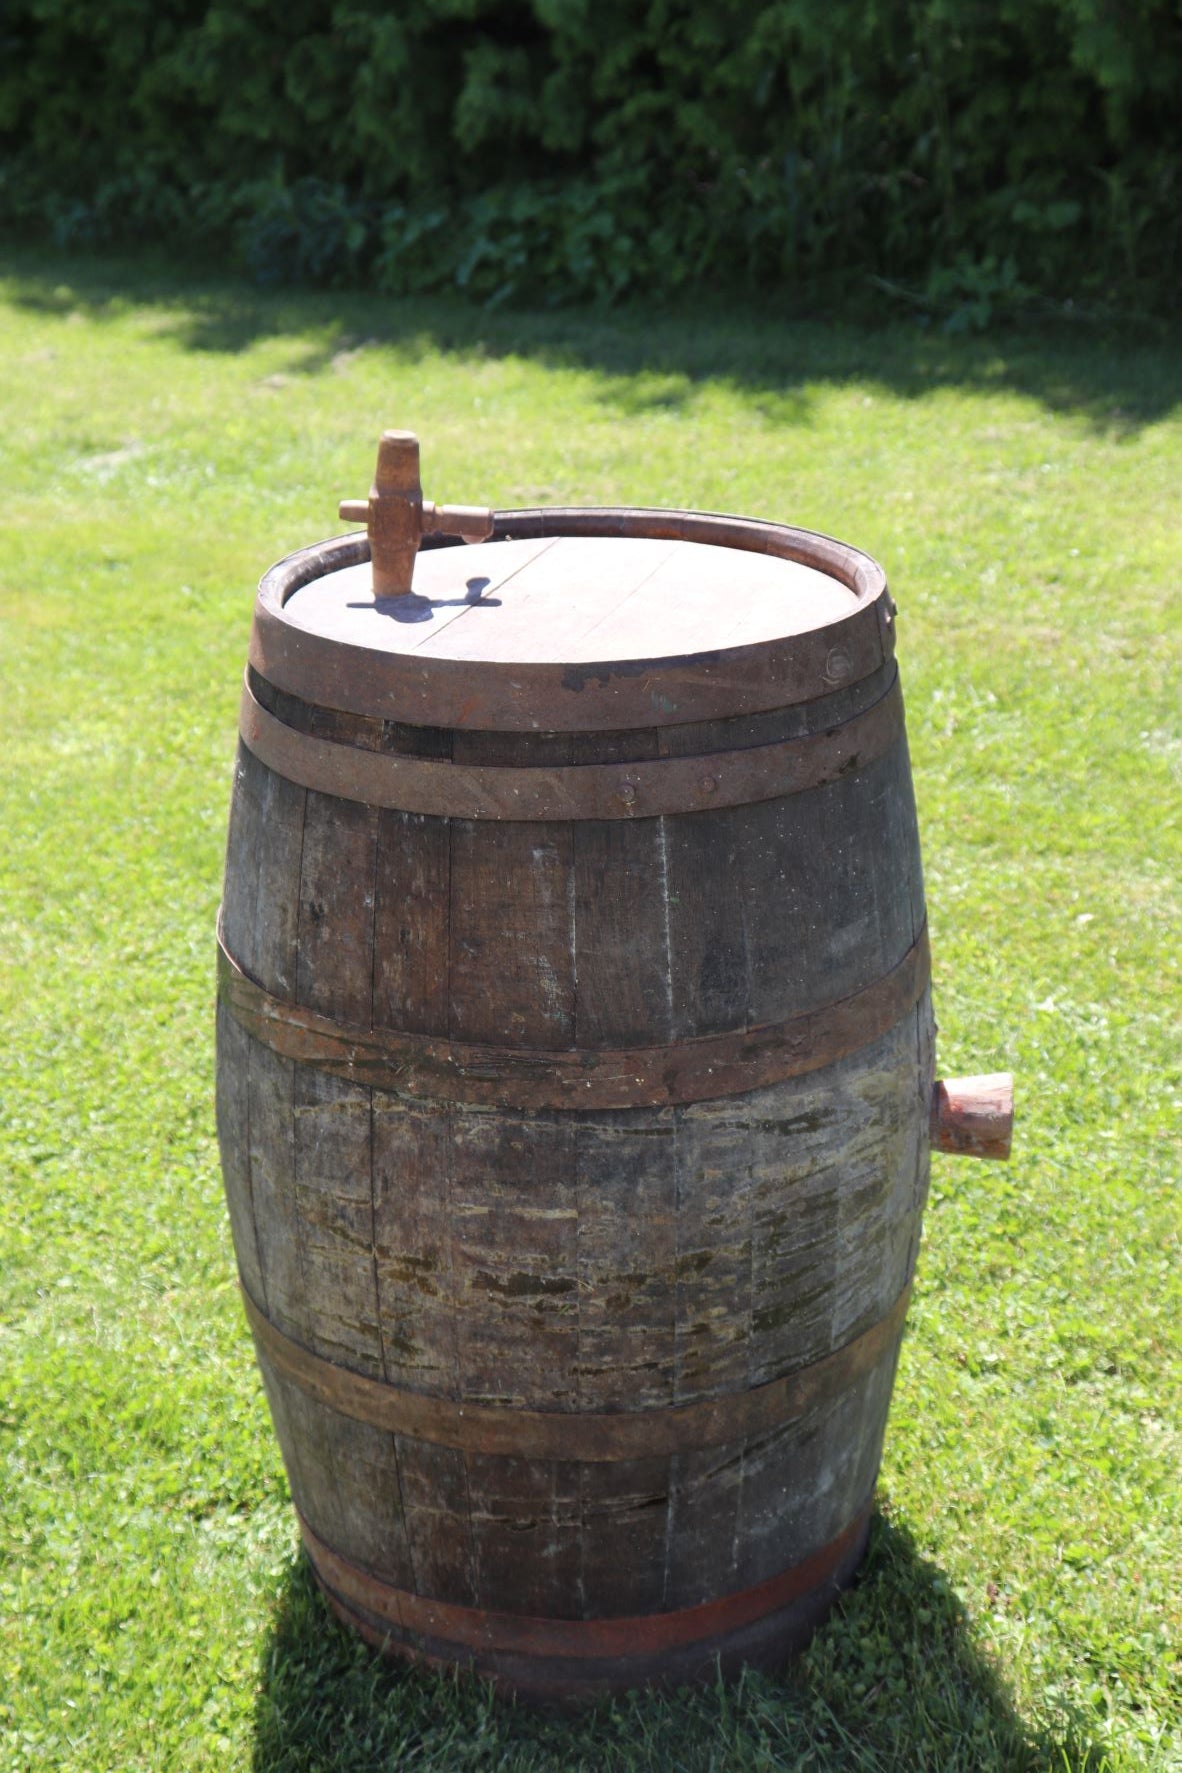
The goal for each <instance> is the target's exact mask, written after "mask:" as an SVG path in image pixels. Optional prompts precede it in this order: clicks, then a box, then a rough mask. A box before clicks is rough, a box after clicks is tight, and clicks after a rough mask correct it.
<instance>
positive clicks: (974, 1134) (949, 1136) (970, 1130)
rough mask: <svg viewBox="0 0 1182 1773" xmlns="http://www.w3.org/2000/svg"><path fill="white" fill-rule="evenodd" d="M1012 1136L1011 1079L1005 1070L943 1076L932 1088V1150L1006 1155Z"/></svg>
mask: <svg viewBox="0 0 1182 1773" xmlns="http://www.w3.org/2000/svg"><path fill="white" fill-rule="evenodd" d="M1013 1136H1014V1080H1013V1077H1012V1076H1011V1074H1010V1073H1009V1072H1008V1071H995V1072H993V1073H991V1074H990V1075H988V1076H986V1077H946V1078H941V1079H939V1080H938V1081H937V1082H936V1083H935V1084H934V1085H933V1087H932V1114H931V1144H932V1150H933V1151H945V1152H948V1153H949V1154H950V1155H951V1156H953V1157H996V1158H1001V1159H1003V1160H1004V1159H1005V1158H1007V1157H1009V1155H1010V1143H1011V1140H1012V1139H1013Z"/></svg>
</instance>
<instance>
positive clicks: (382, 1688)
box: [252, 1513, 1109, 1773]
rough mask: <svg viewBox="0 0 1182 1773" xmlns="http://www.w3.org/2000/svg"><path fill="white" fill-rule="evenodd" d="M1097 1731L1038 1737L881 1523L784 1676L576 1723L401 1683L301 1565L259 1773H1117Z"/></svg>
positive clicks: (286, 1611) (937, 1581)
mask: <svg viewBox="0 0 1182 1773" xmlns="http://www.w3.org/2000/svg"><path fill="white" fill-rule="evenodd" d="M1108 1764H1109V1763H1108V1761H1107V1759H1106V1756H1105V1753H1104V1751H1103V1750H1102V1749H1101V1748H1100V1747H1099V1746H1098V1745H1097V1744H1096V1743H1094V1742H1093V1741H1091V1740H1090V1739H1089V1736H1088V1730H1087V1723H1086V1720H1085V1719H1083V1718H1080V1717H1074V1716H1072V1715H1070V1714H1067V1713H1061V1714H1060V1715H1059V1716H1058V1717H1057V1718H1056V1719H1055V1720H1054V1722H1053V1724H1052V1725H1051V1726H1049V1727H1036V1726H1034V1725H1032V1724H1031V1723H1030V1722H1028V1721H1027V1720H1024V1719H1023V1718H1022V1717H1021V1716H1020V1715H1019V1713H1018V1711H1017V1710H1016V1708H1015V1706H1014V1703H1013V1700H1012V1698H1011V1696H1010V1694H1009V1693H1008V1691H1007V1689H1006V1686H1005V1683H1004V1682H1003V1681H1002V1679H1001V1677H1000V1676H999V1674H998V1673H997V1671H996V1670H995V1669H994V1668H993V1667H992V1666H991V1664H990V1663H989V1661H988V1660H987V1659H986V1658H985V1657H984V1656H983V1655H982V1653H981V1651H980V1650H979V1649H978V1648H977V1646H976V1645H975V1643H974V1639H973V1632H972V1627H971V1621H970V1620H969V1617H968V1615H967V1614H966V1612H965V1609H964V1607H963V1606H962V1605H961V1603H960V1602H959V1601H958V1600H957V1598H956V1597H955V1596H954V1595H953V1594H952V1592H951V1588H950V1585H949V1583H948V1581H947V1579H946V1577H945V1576H944V1575H943V1573H942V1572H941V1571H940V1569H939V1568H938V1567H937V1566H936V1565H935V1564H933V1563H931V1562H930V1561H928V1560H926V1559H925V1558H923V1557H921V1556H920V1554H919V1553H918V1551H917V1549H916V1547H915V1544H914V1540H913V1539H912V1536H911V1534H910V1533H909V1532H908V1530H907V1529H906V1527H903V1526H900V1525H897V1524H895V1523H893V1522H891V1521H889V1520H887V1519H885V1518H884V1516H883V1515H882V1514H881V1513H876V1515H875V1517H874V1521H873V1524H872V1530H871V1539H870V1547H869V1551H868V1554H867V1558H866V1562H865V1564H864V1566H863V1571H862V1573H861V1575H860V1577H859V1579H858V1582H857V1583H856V1585H855V1587H854V1588H853V1589H852V1590H851V1591H850V1592H849V1594H847V1595H846V1596H845V1597H844V1598H843V1600H842V1602H841V1604H840V1606H839V1607H838V1609H837V1611H836V1612H835V1614H834V1615H833V1617H832V1619H831V1620H830V1622H829V1623H828V1624H827V1625H826V1626H825V1627H824V1628H823V1629H822V1630H821V1632H819V1633H818V1635H817V1637H816V1638H815V1639H814V1642H813V1644H812V1646H811V1648H810V1650H809V1651H808V1653H807V1654H806V1655H805V1657H804V1658H803V1659H802V1660H801V1661H799V1662H798V1663H796V1664H795V1665H794V1666H793V1667H791V1668H790V1669H788V1670H787V1671H786V1672H785V1673H784V1674H783V1675H782V1676H779V1677H774V1678H773V1677H769V1676H765V1675H758V1674H755V1673H754V1672H751V1671H748V1672H747V1673H745V1674H744V1676H743V1677H742V1679H741V1680H740V1681H739V1682H738V1683H736V1684H734V1685H726V1684H724V1683H722V1682H716V1683H715V1684H713V1685H711V1686H706V1687H703V1688H701V1689H697V1690H695V1691H693V1692H689V1691H685V1690H683V1691H681V1692H678V1693H673V1694H663V1693H630V1694H628V1695H627V1696H626V1697H624V1698H622V1699H618V1700H608V1701H604V1702H602V1703H601V1704H599V1705H597V1706H595V1707H594V1708H592V1709H589V1710H586V1711H583V1712H578V1713H574V1714H572V1715H565V1716H564V1715H557V1714H552V1713H546V1712H541V1711H536V1710H533V1709H531V1708H528V1707H526V1706H523V1705H519V1704H515V1703H514V1702H513V1701H512V1700H507V1699H503V1698H499V1697H497V1696H496V1695H495V1694H494V1693H493V1691H492V1690H491V1688H490V1687H488V1686H486V1685H485V1684H484V1683H482V1682H479V1681H476V1680H474V1679H471V1678H469V1677H466V1676H457V1675H454V1674H450V1673H432V1672H426V1671H419V1670H404V1669H401V1668H399V1667H396V1666H391V1665H390V1664H388V1663H386V1662H384V1661H383V1660H382V1658H381V1657H379V1656H377V1655H375V1654H374V1653H373V1652H371V1651H369V1650H367V1649H366V1648H365V1647H364V1646H363V1645H362V1644H361V1643H360V1642H359V1641H358V1640H356V1639H355V1638H353V1637H352V1635H351V1634H350V1633H348V1632H346V1631H345V1630H344V1628H342V1627H341V1626H339V1625H338V1624H337V1623H336V1621H335V1620H334V1619H333V1618H332V1616H331V1614H330V1613H329V1611H328V1609H327V1607H326V1606H325V1605H324V1603H323V1601H322V1599H321V1597H320V1595H319V1593H318V1591H317V1589H316V1587H315V1584H314V1582H313V1580H312V1576H311V1571H310V1568H309V1566H308V1564H307V1562H306V1560H305V1559H304V1558H303V1557H302V1556H300V1557H298V1558H297V1559H295V1560H293V1562H292V1564H291V1566H290V1569H289V1571H288V1573H287V1576H286V1579H285V1582H284V1586H283V1589H282V1593H281V1596H280V1599H279V1604H278V1608H277V1611H276V1615H275V1620H274V1624H273V1627H272V1630H271V1632H270V1635H269V1637H268V1640H267V1642H266V1644H265V1645H264V1648H263V1653H262V1657H261V1665H260V1679H259V1695H258V1701H257V1706H256V1713H255V1739H254V1754H253V1760H252V1768H253V1773H303V1770H305V1769H307V1770H308V1773H311V1770H312V1769H316V1773H362V1770H363V1769H365V1770H366V1773H369V1770H370V1769H374V1770H376V1769H379V1768H380V1769H387V1768H389V1769H394V1768H401V1767H403V1766H404V1765H406V1766H413V1767H414V1768H416V1769H422V1773H449V1770H450V1769H452V1768H458V1767H465V1768H469V1767H475V1768H483V1767H487V1768H489V1769H490V1770H491V1769H493V1768H496V1769H498V1770H504V1773H511V1770H513V1769H520V1770H521V1773H526V1769H529V1770H530V1773H551V1770H552V1773H574V1770H576V1769H582V1768H586V1769H588V1770H589V1773H590V1770H592V1769H593V1770H594V1773H611V1770H612V1769H615V1768H619V1769H621V1770H623V1769H628V1770H630V1773H641V1770H647V1769H650V1768H651V1769H652V1770H653V1773H665V1770H666V1769H668V1768H670V1767H677V1768H679V1769H685V1770H686V1773H697V1770H699V1769H700V1773H709V1770H713V1769H723V1768H726V1769H729V1768H732V1767H733V1768H751V1769H756V1768H758V1769H795V1768H800V1769H802V1770H803V1769H804V1768H806V1767H807V1768H808V1769H810V1773H851V1770H852V1773H888V1769H901V1768H922V1767H928V1768H939V1769H940V1773H990V1770H993V1773H1003V1770H1004V1773H1036V1770H1043V1769H1046V1768H1047V1767H1050V1766H1054V1767H1055V1768H1056V1769H1057V1770H1060V1773H1103V1770H1104V1769H1105V1768H1106V1767H1107V1766H1108Z"/></svg>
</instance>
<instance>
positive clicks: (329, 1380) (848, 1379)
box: [242, 1282, 911, 1464]
mask: <svg viewBox="0 0 1182 1773" xmlns="http://www.w3.org/2000/svg"><path fill="white" fill-rule="evenodd" d="M910 1295H911V1285H910V1282H909V1283H908V1284H907V1286H906V1287H904V1289H903V1291H902V1292H901V1293H900V1295H899V1297H898V1298H897V1299H896V1301H895V1303H894V1305H892V1307H891V1309H890V1310H889V1311H888V1312H887V1314H886V1316H885V1317H884V1318H881V1319H880V1320H879V1322H878V1323H876V1324H873V1325H872V1326H871V1328H870V1329H868V1330H866V1331H864V1332H863V1334H862V1335H860V1336H856V1337H855V1338H854V1340H853V1341H852V1342H847V1343H846V1344H845V1346H844V1347H842V1348H839V1349H837V1350H835V1352H834V1353H833V1354H827V1355H825V1356H824V1357H823V1358H822V1359H821V1360H818V1361H813V1362H811V1363H810V1364H809V1365H808V1366H807V1367H800V1368H798V1369H797V1371H796V1372H794V1373H789V1374H787V1375H785V1377H783V1378H781V1379H772V1380H769V1381H768V1382H767V1383H766V1384H765V1385H757V1386H754V1387H752V1389H751V1390H749V1391H737V1392H728V1393H726V1394H725V1395H724V1396H722V1397H716V1398H703V1399H700V1400H699V1401H698V1402H696V1403H691V1404H677V1405H673V1406H671V1407H670V1408H668V1409H661V1410H636V1411H620V1412H611V1413H607V1412H598V1413H592V1412H587V1413H580V1414H567V1413H566V1412H559V1411H555V1410H526V1409H521V1410H518V1409H514V1408H512V1407H510V1406H508V1405H505V1404H480V1403H457V1402H456V1401H455V1400H454V1399H451V1398H441V1397H428V1396H426V1395H424V1394H423V1393H422V1392H417V1391H406V1390H403V1389H402V1388H401V1387H400V1386H396V1385H390V1384H387V1383H386V1382H385V1381H384V1380H381V1379H369V1378H367V1377H366V1376H365V1375H364V1374H363V1373H354V1372H352V1371H351V1370H350V1369H349V1368H347V1367H338V1366H336V1365H335V1364H334V1363H333V1362H332V1361H326V1360H324V1359H323V1358H322V1357H321V1356H320V1355H317V1354H313V1353H312V1351H311V1349H308V1348H305V1347H303V1345H302V1344H301V1343H299V1342H293V1341H292V1339H291V1338H290V1337H289V1336H285V1335H284V1334H283V1332H282V1331H281V1330H278V1329H276V1327H275V1325H274V1324H273V1323H272V1322H271V1320H270V1319H269V1318H268V1317H266V1316H265V1315H264V1314H263V1312H262V1311H261V1310H260V1309H259V1307H258V1306H257V1305H256V1304H255V1302H254V1300H253V1299H252V1298H251V1297H250V1294H249V1293H248V1292H247V1291H246V1288H245V1287H243V1288H242V1298H243V1304H244V1306H245V1308H246V1316H247V1321H248V1322H249V1324H250V1327H251V1330H252V1332H253V1334H254V1337H255V1343H256V1346H257V1348H258V1353H259V1359H260V1361H261V1363H262V1364H263V1366H264V1368H271V1369H273V1370H274V1372H275V1373H277V1374H278V1375H279V1376H280V1377H281V1378H284V1379H288V1380H290V1381H291V1382H292V1383H293V1384H295V1385H298V1386H299V1388H300V1390H301V1391H304V1392H306V1393H307V1395H308V1396H309V1397H312V1398H315V1399H316V1401H317V1402H318V1403H321V1404H324V1405H325V1406H326V1407H327V1408H328V1409H330V1410H335V1411H336V1412H337V1414H338V1415H341V1416H348V1417H349V1418H350V1419H351V1420H353V1421H355V1422H365V1423H368V1424H369V1425H370V1427H372V1428H381V1429H384V1430H386V1431H387V1432H389V1433H391V1434H403V1435H407V1436H409V1437H410V1438H411V1439H413V1440H420V1441H430V1442H431V1443H432V1444H434V1445H435V1446H441V1447H454V1448H456V1449H458V1450H460V1451H462V1452H468V1453H498V1454H504V1455H507V1456H512V1457H515V1458H522V1459H564V1460H565V1459H569V1460H574V1461H576V1462H577V1463H580V1462H585V1463H588V1464H613V1463H615V1461H617V1460H621V1459H650V1458H665V1457H668V1456H670V1455H672V1454H674V1453H693V1452H699V1451H701V1450H702V1449H703V1448H705V1447H725V1446H731V1445H734V1444H735V1443H737V1442H739V1441H743V1440H752V1439H758V1437H759V1436H760V1435H765V1434H769V1433H771V1432H772V1431H773V1430H775V1429H778V1428H783V1427H784V1426H785V1425H786V1424H787V1423H789V1422H794V1421H795V1420H796V1419H797V1418H798V1417H800V1416H803V1415H804V1414H805V1413H806V1412H807V1411H808V1410H810V1409H811V1408H813V1407H814V1405H816V1404H818V1403H823V1402H824V1401H825V1400H826V1399H827V1398H830V1397H832V1396H834V1395H835V1394H836V1393H838V1392H840V1391H842V1390H844V1389H845V1388H846V1387H847V1386H848V1385H850V1384H852V1383H853V1382H854V1381H855V1380H856V1379H859V1378H860V1377H862V1375H864V1374H866V1373H868V1372H870V1371H872V1370H873V1369H874V1368H875V1367H877V1366H878V1365H879V1364H880V1363H881V1362H883V1361H885V1360H887V1359H888V1358H890V1357H892V1356H893V1352H894V1349H895V1347H896V1345H897V1343H898V1340H899V1337H900V1335H901V1333H902V1329H903V1319H904V1317H905V1316H906V1313H907V1302H908V1299H909V1298H910Z"/></svg>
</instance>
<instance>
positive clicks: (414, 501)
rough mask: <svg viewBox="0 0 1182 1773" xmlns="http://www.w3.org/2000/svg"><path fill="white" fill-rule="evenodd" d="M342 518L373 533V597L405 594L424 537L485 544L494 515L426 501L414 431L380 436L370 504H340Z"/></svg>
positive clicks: (364, 501)
mask: <svg viewBox="0 0 1182 1773" xmlns="http://www.w3.org/2000/svg"><path fill="white" fill-rule="evenodd" d="M338 514H339V516H340V518H341V520H342V522H344V523H364V524H365V526H366V528H367V529H368V531H369V550H370V560H371V562H372V566H373V594H374V596H375V598H382V597H405V596H406V595H407V593H408V592H409V591H410V589H411V582H412V580H413V578H414V570H415V556H416V555H417V554H418V551H419V542H420V541H421V539H422V537H423V536H424V535H447V536H462V537H463V538H464V540H465V541H467V542H483V541H484V540H485V538H486V537H487V536H490V535H491V534H492V528H493V514H492V512H491V511H486V510H483V509H482V508H481V507H479V506H477V505H436V504H434V503H433V502H432V501H431V500H430V499H424V498H423V486H422V480H421V478H420V474H419V440H418V438H417V437H416V436H415V434H414V432H413V431H383V432H382V437H381V441H380V442H379V444H378V460H377V466H376V468H375V469H374V477H373V485H372V486H371V487H370V489H369V497H368V499H342V500H341V502H340V505H339V506H338Z"/></svg>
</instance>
